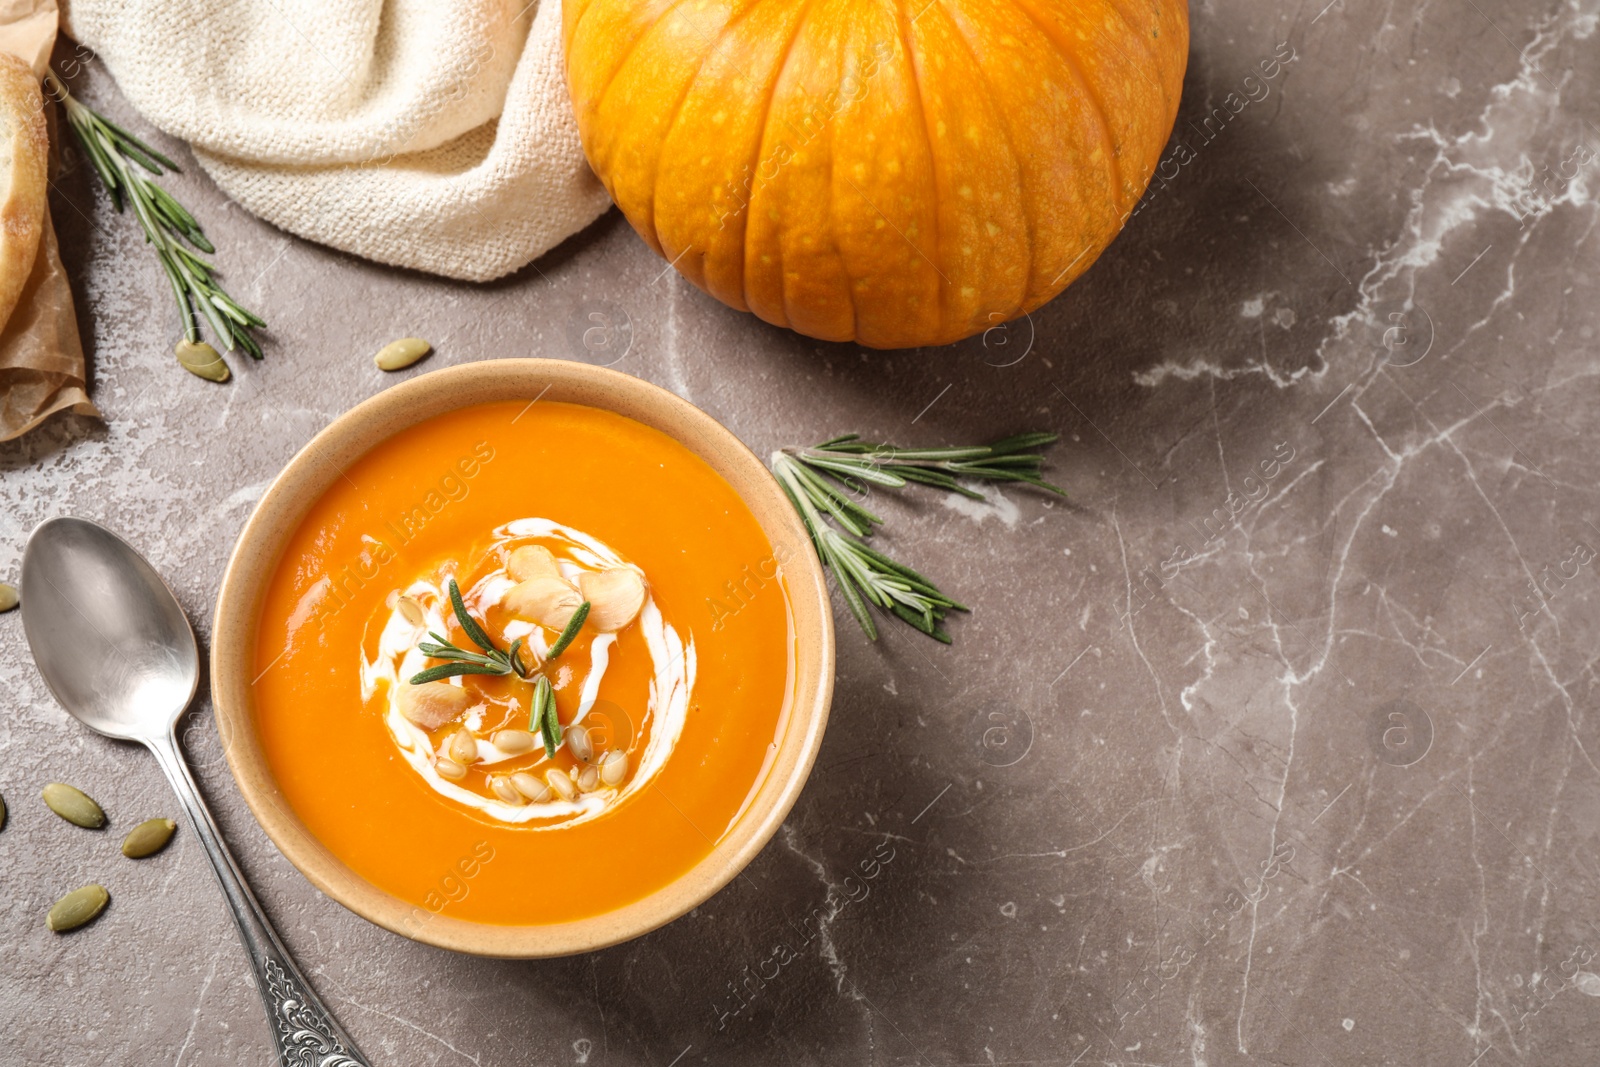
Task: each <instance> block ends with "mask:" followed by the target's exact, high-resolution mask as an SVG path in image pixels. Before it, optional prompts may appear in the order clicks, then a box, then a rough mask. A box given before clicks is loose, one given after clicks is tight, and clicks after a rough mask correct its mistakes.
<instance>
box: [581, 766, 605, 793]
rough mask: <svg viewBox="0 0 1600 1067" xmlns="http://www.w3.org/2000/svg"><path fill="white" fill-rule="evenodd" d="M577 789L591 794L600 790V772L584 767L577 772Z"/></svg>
mask: <svg viewBox="0 0 1600 1067" xmlns="http://www.w3.org/2000/svg"><path fill="white" fill-rule="evenodd" d="M578 788H579V789H581V790H583V791H584V792H585V793H593V792H594V791H595V790H596V789H598V788H600V772H599V771H598V770H596V769H595V768H594V767H585V768H584V769H583V770H581V771H579V772H578Z"/></svg>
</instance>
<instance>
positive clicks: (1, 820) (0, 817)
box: [0, 797, 7, 830]
mask: <svg viewBox="0 0 1600 1067" xmlns="http://www.w3.org/2000/svg"><path fill="white" fill-rule="evenodd" d="M6 817H7V812H6V798H5V797H0V830H4V829H5V828H6Z"/></svg>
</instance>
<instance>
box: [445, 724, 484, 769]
mask: <svg viewBox="0 0 1600 1067" xmlns="http://www.w3.org/2000/svg"><path fill="white" fill-rule="evenodd" d="M449 748H450V758H451V759H453V760H455V761H456V762H457V763H459V764H461V765H462V766H463V767H468V766H471V765H472V764H474V763H476V762H477V761H478V739H477V738H475V737H473V736H472V735H471V734H470V733H468V732H467V731H465V730H457V731H456V732H455V733H453V734H451V735H450V746H449Z"/></svg>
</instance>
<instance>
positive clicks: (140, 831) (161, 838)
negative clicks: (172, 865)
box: [122, 819, 178, 860]
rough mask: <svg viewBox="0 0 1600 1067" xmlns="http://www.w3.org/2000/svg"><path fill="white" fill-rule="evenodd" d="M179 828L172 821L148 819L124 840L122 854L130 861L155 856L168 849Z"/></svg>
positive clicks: (129, 832)
mask: <svg viewBox="0 0 1600 1067" xmlns="http://www.w3.org/2000/svg"><path fill="white" fill-rule="evenodd" d="M177 828H178V824H177V823H175V822H173V821H172V820H171V819H146V820H145V821H144V822H142V823H140V824H139V825H138V826H135V827H134V828H133V829H132V830H129V831H128V836H127V837H125V838H123V839H122V854H123V855H124V856H126V857H128V858H129V859H130V860H142V859H144V858H145V857H146V856H154V855H155V854H156V853H157V852H160V851H161V850H162V849H164V848H166V847H167V842H168V841H171V840H172V833H173V831H174V830H176V829H177Z"/></svg>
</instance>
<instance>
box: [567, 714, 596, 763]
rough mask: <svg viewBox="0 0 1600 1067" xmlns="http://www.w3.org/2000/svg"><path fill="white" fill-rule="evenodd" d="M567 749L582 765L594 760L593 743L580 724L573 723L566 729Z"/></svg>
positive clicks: (586, 730)
mask: <svg viewBox="0 0 1600 1067" xmlns="http://www.w3.org/2000/svg"><path fill="white" fill-rule="evenodd" d="M567 747H568V748H570V749H571V750H572V754H573V756H575V757H577V759H578V760H579V761H581V762H583V763H588V762H589V761H590V760H592V759H594V742H593V741H592V740H591V739H590V737H589V731H588V729H587V728H586V727H585V726H584V725H583V724H582V723H573V724H572V725H571V726H569V727H567Z"/></svg>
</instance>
